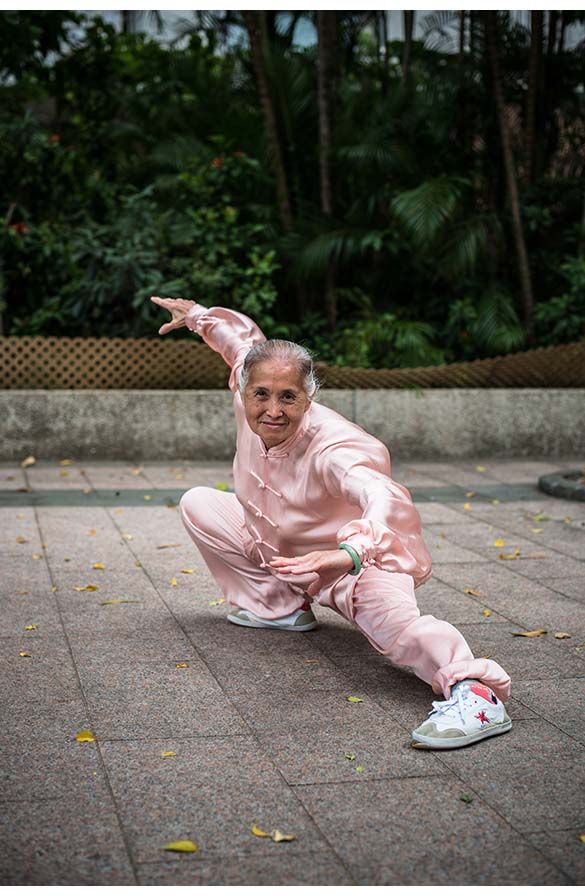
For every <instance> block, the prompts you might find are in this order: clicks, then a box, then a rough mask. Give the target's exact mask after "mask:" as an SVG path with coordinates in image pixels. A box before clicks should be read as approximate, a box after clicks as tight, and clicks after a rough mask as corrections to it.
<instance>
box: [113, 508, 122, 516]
mask: <svg viewBox="0 0 585 896" xmlns="http://www.w3.org/2000/svg"><path fill="white" fill-rule="evenodd" d="M114 513H115V514H116V515H117V516H122V514H123V513H124V509H123V508H122V507H118V509H117V510H114Z"/></svg>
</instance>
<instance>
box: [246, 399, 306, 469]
mask: <svg viewBox="0 0 585 896" xmlns="http://www.w3.org/2000/svg"><path fill="white" fill-rule="evenodd" d="M312 407H313V402H311V404H310V405H309V409H308V410H307V411H305V414H304V416H303V419H302V420H301V422H300V423H299V428H298V429H297V431H296V432H293V434H292V436H289V437H288V439H285V440H284V442H281V443H280V444H279V445H275V446H274V448H266V447H265V445H264V442H263V441H262V439H261V437H260V436H259V435H258V434H257V433H256V438H257V439H258V445H259V448H260V454H261V455H262V457H288V455H289V454H290V451H291V449H292V448H294V447H295V446H296V445H297V444H298V443H299V442H300V440H301V439H302V438H303V436H304V435H305V433H306V431H307V429H308V428H309V424H310V422H311V410H312Z"/></svg>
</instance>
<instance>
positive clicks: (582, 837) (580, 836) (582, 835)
mask: <svg viewBox="0 0 585 896" xmlns="http://www.w3.org/2000/svg"><path fill="white" fill-rule="evenodd" d="M579 840H580V841H581V843H585V834H579Z"/></svg>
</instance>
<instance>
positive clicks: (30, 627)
mask: <svg viewBox="0 0 585 896" xmlns="http://www.w3.org/2000/svg"><path fill="white" fill-rule="evenodd" d="M37 627H38V626H37V625H36V624H35V623H34V622H33V624H32V625H25V627H24V630H25V632H33V631H34V630H35V629H36V628H37ZM555 637H556V635H555Z"/></svg>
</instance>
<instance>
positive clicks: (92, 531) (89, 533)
mask: <svg viewBox="0 0 585 896" xmlns="http://www.w3.org/2000/svg"><path fill="white" fill-rule="evenodd" d="M87 534H88V535H97V529H90V530H89V531H88V533H87Z"/></svg>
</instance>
